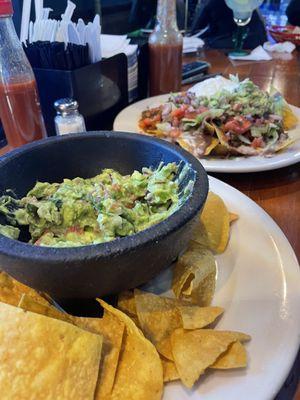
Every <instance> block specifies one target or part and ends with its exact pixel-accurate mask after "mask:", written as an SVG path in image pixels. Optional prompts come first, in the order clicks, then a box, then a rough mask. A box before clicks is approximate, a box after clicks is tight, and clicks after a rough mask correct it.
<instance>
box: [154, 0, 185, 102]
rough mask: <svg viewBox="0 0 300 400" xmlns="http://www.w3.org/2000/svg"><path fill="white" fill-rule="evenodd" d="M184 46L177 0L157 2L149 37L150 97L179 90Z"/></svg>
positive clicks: (160, 0)
mask: <svg viewBox="0 0 300 400" xmlns="http://www.w3.org/2000/svg"><path fill="white" fill-rule="evenodd" d="M182 42H183V39H182V35H181V33H180V31H179V29H178V26H177V19H176V0H158V4H157V22H156V25H155V28H154V31H153V32H152V33H151V35H150V37H149V62H150V65H149V68H150V96H155V95H158V94H164V93H170V92H176V91H179V90H180V88H181V78H182Z"/></svg>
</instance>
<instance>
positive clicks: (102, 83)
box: [33, 54, 128, 136]
mask: <svg viewBox="0 0 300 400" xmlns="http://www.w3.org/2000/svg"><path fill="white" fill-rule="evenodd" d="M33 70H34V74H35V77H36V81H37V85H38V89H39V95H40V101H41V108H42V112H43V116H44V120H45V125H46V129H47V133H48V136H53V135H55V127H54V117H55V115H56V112H55V109H54V106H53V104H54V101H55V100H57V99H60V98H64V97H71V98H73V99H75V100H77V101H78V104H79V112H80V113H81V114H82V115H83V117H84V119H85V123H86V128H87V130H89V131H91V130H106V129H111V128H112V124H113V120H114V118H115V116H116V115H117V114H118V113H119V111H121V110H122V109H123V108H124V107H126V106H127V105H128V78H127V57H126V56H125V55H124V54H117V55H115V56H113V57H110V58H107V59H105V60H101V61H99V62H97V63H95V64H90V65H88V66H85V67H82V68H78V69H75V70H73V71H63V70H55V69H42V68H34V69H33Z"/></svg>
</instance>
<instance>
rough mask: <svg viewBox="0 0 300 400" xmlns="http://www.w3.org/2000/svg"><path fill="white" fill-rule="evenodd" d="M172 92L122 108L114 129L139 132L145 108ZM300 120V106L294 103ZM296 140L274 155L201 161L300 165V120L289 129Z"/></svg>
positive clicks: (250, 167) (236, 167)
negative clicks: (139, 124)
mask: <svg viewBox="0 0 300 400" xmlns="http://www.w3.org/2000/svg"><path fill="white" fill-rule="evenodd" d="M168 97H169V95H161V96H155V97H150V98H148V99H145V100H141V101H139V102H137V103H135V104H132V105H131V106H129V107H126V108H125V109H124V110H122V111H121V112H120V113H119V114H118V115H117V117H116V119H115V121H114V130H115V131H123V132H139V128H138V121H139V119H140V115H141V113H142V111H144V110H146V109H147V108H148V107H155V106H157V105H159V104H162V103H164V102H166V101H167V100H168ZM291 107H292V109H293V111H294V113H295V114H296V115H297V116H298V118H299V121H300V108H298V107H295V106H291ZM289 135H290V137H291V138H292V139H295V140H296V141H295V143H293V144H292V145H291V146H289V147H288V148H286V149H285V150H283V151H282V152H280V153H277V154H274V155H273V156H272V157H270V158H267V157H257V156H255V157H234V158H230V159H218V158H214V157H210V158H203V159H201V163H202V165H203V166H204V168H205V169H206V171H209V172H224V173H225V172H235V173H240V172H257V171H267V170H271V169H277V168H282V167H286V166H287V165H292V164H296V163H297V162H299V161H300V122H299V124H298V126H297V127H296V128H295V129H293V130H291V131H289Z"/></svg>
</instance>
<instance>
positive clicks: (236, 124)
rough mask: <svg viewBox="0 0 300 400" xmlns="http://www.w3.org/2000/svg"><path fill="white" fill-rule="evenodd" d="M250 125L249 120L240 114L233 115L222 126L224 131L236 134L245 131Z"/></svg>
mask: <svg viewBox="0 0 300 400" xmlns="http://www.w3.org/2000/svg"><path fill="white" fill-rule="evenodd" d="M250 127H251V122H250V121H248V120H247V119H246V118H244V117H242V116H238V117H234V118H232V119H231V120H229V121H227V122H226V124H225V126H224V128H225V132H228V131H230V132H232V133H235V134H237V135H242V134H243V133H245V132H247V131H248V130H249V129H250Z"/></svg>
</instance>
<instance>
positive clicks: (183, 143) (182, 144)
mask: <svg viewBox="0 0 300 400" xmlns="http://www.w3.org/2000/svg"><path fill="white" fill-rule="evenodd" d="M176 142H177V143H178V144H179V146H180V147H182V148H183V149H184V150H186V151H188V152H190V153H193V147H192V146H191V145H190V144H189V143H188V141H187V140H186V139H185V138H183V137H179V138H178V139H177V140H176Z"/></svg>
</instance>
